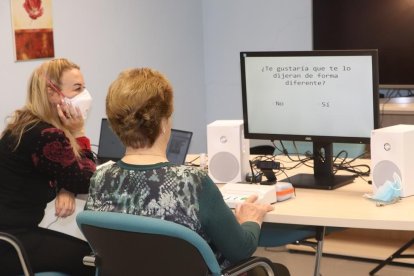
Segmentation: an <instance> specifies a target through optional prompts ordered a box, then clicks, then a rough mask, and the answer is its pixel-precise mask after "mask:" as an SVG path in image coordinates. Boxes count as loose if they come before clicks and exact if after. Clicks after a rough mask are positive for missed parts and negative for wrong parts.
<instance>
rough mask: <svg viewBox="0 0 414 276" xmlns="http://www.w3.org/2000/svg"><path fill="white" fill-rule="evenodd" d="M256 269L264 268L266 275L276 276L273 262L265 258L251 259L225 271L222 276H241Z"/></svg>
mask: <svg viewBox="0 0 414 276" xmlns="http://www.w3.org/2000/svg"><path fill="white" fill-rule="evenodd" d="M255 267H262V268H263V269H264V270H265V271H266V273H267V274H266V275H269V276H275V272H274V271H273V269H272V262H271V261H270V260H269V259H267V258H264V257H250V258H249V259H247V260H244V261H241V262H240V263H237V264H235V265H232V266H230V267H228V268H226V269H224V270H223V271H222V275H225V276H236V275H240V274H241V273H244V272H247V271H250V270H252V269H253V268H255ZM276 276H277V275H276Z"/></svg>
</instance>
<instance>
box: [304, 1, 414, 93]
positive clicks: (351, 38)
mask: <svg viewBox="0 0 414 276" xmlns="http://www.w3.org/2000/svg"><path fill="white" fill-rule="evenodd" d="M312 9H313V49H314V50H351V49H378V62H379V84H380V87H381V88H413V87H414V55H413V50H414V27H413V26H414V4H413V1H407V0H335V1H332V0H313V5H312Z"/></svg>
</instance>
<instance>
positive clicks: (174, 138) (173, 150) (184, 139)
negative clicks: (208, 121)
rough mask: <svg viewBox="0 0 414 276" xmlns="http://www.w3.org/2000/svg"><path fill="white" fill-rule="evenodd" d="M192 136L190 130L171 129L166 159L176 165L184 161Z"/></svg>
mask: <svg viewBox="0 0 414 276" xmlns="http://www.w3.org/2000/svg"><path fill="white" fill-rule="evenodd" d="M192 136H193V133H192V132H190V131H184V130H178V129H171V136H170V141H169V142H168V147H167V159H168V161H170V162H171V163H174V164H177V165H183V164H184V163H185V158H186V157H187V152H188V148H189V147H190V142H191V137H192Z"/></svg>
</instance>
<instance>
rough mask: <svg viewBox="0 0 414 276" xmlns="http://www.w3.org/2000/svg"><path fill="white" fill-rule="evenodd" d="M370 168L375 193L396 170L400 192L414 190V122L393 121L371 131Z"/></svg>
mask: <svg viewBox="0 0 414 276" xmlns="http://www.w3.org/2000/svg"><path fill="white" fill-rule="evenodd" d="M371 169H372V186H373V191H374V193H375V192H376V190H377V189H378V188H379V187H381V186H382V185H383V184H384V183H385V182H386V181H387V180H388V181H391V182H394V177H393V174H394V173H396V174H397V175H398V176H399V177H400V179H401V196H402V197H406V196H410V195H413V194H414V125H394V126H390V127H384V128H379V129H375V130H373V131H372V133H371Z"/></svg>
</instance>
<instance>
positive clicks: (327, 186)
mask: <svg viewBox="0 0 414 276" xmlns="http://www.w3.org/2000/svg"><path fill="white" fill-rule="evenodd" d="M354 179H355V176H354V175H335V174H334V173H333V146H332V143H329V142H328V143H317V142H314V143H313V174H306V173H304V174H297V175H294V176H291V177H288V178H285V179H283V180H281V181H283V182H290V183H291V184H292V185H293V187H295V188H309V189H323V190H333V189H336V188H339V187H342V186H344V185H346V184H349V183H352V182H353V181H354Z"/></svg>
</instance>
